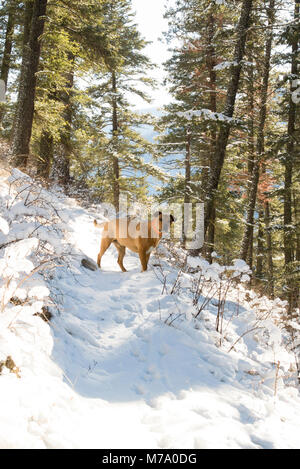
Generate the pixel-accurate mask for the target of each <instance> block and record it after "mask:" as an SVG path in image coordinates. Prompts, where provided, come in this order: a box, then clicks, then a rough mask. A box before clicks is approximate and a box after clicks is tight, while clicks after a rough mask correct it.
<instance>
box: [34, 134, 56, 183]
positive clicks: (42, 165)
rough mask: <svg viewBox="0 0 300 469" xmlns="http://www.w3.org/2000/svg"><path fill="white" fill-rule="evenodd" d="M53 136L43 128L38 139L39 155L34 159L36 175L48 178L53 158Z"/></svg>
mask: <svg viewBox="0 0 300 469" xmlns="http://www.w3.org/2000/svg"><path fill="white" fill-rule="evenodd" d="M53 148H54V147H53V136H52V135H51V133H50V132H48V131H47V130H44V131H43V132H42V135H41V139H40V151H39V157H38V158H37V160H36V169H37V175H38V176H40V177H42V178H45V179H49V176H50V169H51V162H52V160H53Z"/></svg>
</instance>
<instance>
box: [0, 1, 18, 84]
mask: <svg viewBox="0 0 300 469" xmlns="http://www.w3.org/2000/svg"><path fill="white" fill-rule="evenodd" d="M15 16H16V12H15V5H14V2H10V7H9V11H8V18H7V26H6V33H5V43H4V51H3V57H2V64H1V72H0V79H1V80H3V81H4V83H5V87H7V81H8V73H9V68H10V61H11V50H12V43H13V33H14V28H15Z"/></svg>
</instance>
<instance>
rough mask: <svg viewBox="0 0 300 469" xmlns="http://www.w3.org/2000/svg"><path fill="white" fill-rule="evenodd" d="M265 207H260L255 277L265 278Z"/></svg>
mask: <svg viewBox="0 0 300 469" xmlns="http://www.w3.org/2000/svg"><path fill="white" fill-rule="evenodd" d="M263 215H264V212H263V209H262V208H260V209H259V218H258V233H257V249H256V271H255V277H257V278H258V279H262V278H263V258H264V230H263V225H262V223H263Z"/></svg>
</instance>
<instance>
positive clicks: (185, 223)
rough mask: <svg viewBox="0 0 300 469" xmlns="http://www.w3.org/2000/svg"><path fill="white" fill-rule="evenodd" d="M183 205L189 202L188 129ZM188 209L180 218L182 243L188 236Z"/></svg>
mask: <svg viewBox="0 0 300 469" xmlns="http://www.w3.org/2000/svg"><path fill="white" fill-rule="evenodd" d="M184 168H185V175H184V207H186V205H185V204H189V203H190V202H191V132H190V129H187V131H186V143H185V159H184ZM188 215H189V210H186V208H185V210H184V214H183V219H182V241H183V245H185V242H186V240H187V238H188V236H187V234H188V228H189V224H190V220H188Z"/></svg>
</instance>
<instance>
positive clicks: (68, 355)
mask: <svg viewBox="0 0 300 469" xmlns="http://www.w3.org/2000/svg"><path fill="white" fill-rule="evenodd" d="M71 228H72V242H73V243H74V246H75V247H76V248H78V249H80V250H81V251H82V252H83V253H84V254H86V255H87V256H89V257H92V258H94V259H96V256H97V253H98V249H99V244H100V239H101V231H99V230H97V229H95V228H94V227H93V226H92V217H91V216H89V215H88V214H87V213H86V212H82V213H81V212H79V213H78V214H77V216H76V218H75V219H74V221H73V223H72V227H71ZM116 257H117V254H116V250H115V248H114V247H113V246H112V247H111V248H110V249H109V250H108V251H107V253H106V254H105V256H104V257H103V263H102V270H101V271H100V270H98V271H96V272H90V271H87V270H85V269H84V268H82V267H80V268H79V271H78V275H77V274H75V275H74V276H73V278H71V277H70V273H69V272H67V271H66V272H61V273H60V274H59V275H60V278H59V289H60V290H61V293H62V295H63V298H64V302H63V315H62V316H56V317H55V318H54V320H53V328H52V330H53V334H54V347H53V352H52V358H53V359H54V361H55V362H56V363H57V364H58V365H59V367H60V368H61V369H62V370H63V372H64V375H65V380H66V382H67V383H69V384H70V383H72V387H73V389H74V391H76V393H78V394H79V395H80V396H83V397H85V398H89V399H90V398H93V399H96V401H94V402H97V399H100V400H105V401H106V402H109V403H110V406H111V408H112V409H114V408H115V406H117V409H118V412H120V413H119V417H118V421H119V420H121V421H122V413H124V418H125V419H127V418H128V416H127V412H128V409H131V410H130V417H129V419H128V421H127V425H128V427H127V430H128V431H127V438H129V441H130V443H129V445H130V447H137V446H138V439H137V437H136V431H137V428H139V430H138V432H141V433H140V435H144V437H143V439H142V441H143V446H144V447H153V444H154V447H160V448H169V447H171V448H220V447H221V448H273V447H276V445H277V447H281V446H282V445H283V447H284V443H283V441H284V440H285V438H283V435H282V434H281V431H280V424H281V423H282V421H281V420H280V418H281V417H280V415H283V414H281V412H283V409H282V408H281V411H279V412H278V410H279V407H280V405H282V403H281V404H280V405H279V404H277V408H276V406H275V404H274V402H273V399H272V394H273V389H269V392H267V393H266V394H264V393H263V392H261V393H260V392H259V391H258V393H256V392H255V388H257V389H259V387H260V385H259V383H258V382H257V377H256V378H255V377H251V376H249V375H245V370H247V369H250V367H251V362H248V363H247V362H246V361H245V362H243V360H240V359H237V358H236V357H232V356H231V355H228V354H225V353H224V351H222V350H218V349H217V348H216V347H215V344H214V342H213V341H212V339H211V337H210V336H209V334H207V333H206V332H205V331H200V330H198V331H193V329H192V328H187V329H186V330H184V327H183V326H182V327H181V328H180V330H177V329H176V327H170V326H169V325H166V324H164V322H163V321H162V318H166V317H168V314H169V313H171V312H174V311H175V312H176V311H183V312H186V311H187V304H185V303H184V302H182V303H180V300H179V299H178V298H177V299H175V297H174V295H168V294H166V293H164V294H162V290H163V288H162V284H161V282H160V281H159V280H158V278H157V276H156V275H155V273H154V268H153V267H150V270H149V271H148V272H147V273H141V272H140V264H139V259H138V258H137V256H136V255H135V254H131V253H130V252H127V255H126V257H125V262H124V264H125V266H126V268H127V269H128V270H129V271H128V272H127V273H122V272H121V271H120V269H119V266H118V264H117V261H116ZM231 306H232V305H231ZM99 402H101V401H99ZM278 406H279V407H278ZM299 409H300V407H299ZM277 412H278V414H277V416H276V417H275V415H276V413H277ZM284 414H285V415H286V410H285V411H284ZM124 423H125V422H124V421H123V424H124ZM274 425H276V426H277V427H278V430H277V432H278V435H277V437H276V438H275V440H274V434H273V433H274V428H273V427H274ZM292 426H293V424H292ZM271 434H272V437H270V436H271ZM130 435H132V437H131V438H130ZM295 439H296V440H298V437H295ZM276 440H277V441H276ZM286 443H287V441H286ZM120 444H121V445H122V443H121V442H120V441H117V439H116V440H115V441H112V442H111V443H110V447H113V446H114V445H115V446H116V447H120ZM127 444H128V443H127ZM289 444H291V442H289ZM294 444H295V443H294ZM125 446H126V444H125Z"/></svg>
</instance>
